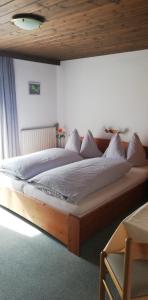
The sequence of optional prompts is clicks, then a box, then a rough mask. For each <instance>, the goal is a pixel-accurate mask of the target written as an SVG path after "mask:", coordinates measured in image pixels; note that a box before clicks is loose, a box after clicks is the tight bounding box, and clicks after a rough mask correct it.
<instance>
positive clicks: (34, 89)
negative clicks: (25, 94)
mask: <svg viewBox="0 0 148 300" xmlns="http://www.w3.org/2000/svg"><path fill="white" fill-rule="evenodd" d="M40 92H41V89H40V82H32V81H29V95H40Z"/></svg>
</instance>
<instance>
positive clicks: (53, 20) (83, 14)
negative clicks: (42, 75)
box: [0, 0, 148, 64]
mask: <svg viewBox="0 0 148 300" xmlns="http://www.w3.org/2000/svg"><path fill="white" fill-rule="evenodd" d="M19 13H35V14H39V15H41V16H43V17H45V19H46V21H45V23H43V25H42V26H41V27H40V29H37V30H33V31H24V30H22V29H19V28H17V27H15V25H13V24H12V23H11V18H12V16H13V15H14V14H19ZM147 48H148V0H36V1H35V0H27V1H26V0H0V54H1V55H11V56H13V57H19V58H28V59H29V58H30V59H34V60H41V61H43V62H49V63H51V62H53V63H57V64H58V63H59V61H60V60H67V59H74V58H81V57H90V56H97V55H104V54H110V53H118V52H126V51H133V50H141V49H147Z"/></svg>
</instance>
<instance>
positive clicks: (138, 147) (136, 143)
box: [127, 133, 147, 167]
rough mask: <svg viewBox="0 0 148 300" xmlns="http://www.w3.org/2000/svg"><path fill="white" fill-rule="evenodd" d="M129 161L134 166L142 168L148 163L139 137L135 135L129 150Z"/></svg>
mask: <svg viewBox="0 0 148 300" xmlns="http://www.w3.org/2000/svg"><path fill="white" fill-rule="evenodd" d="M127 160H128V161H129V162H130V163H131V164H132V166H135V167H140V166H143V165H145V164H146V163H147V161H146V153H145V150H144V148H143V145H142V143H141V141H140V138H139V136H138V135H137V134H136V133H134V134H133V136H132V139H131V141H130V142H129V145H128V149H127Z"/></svg>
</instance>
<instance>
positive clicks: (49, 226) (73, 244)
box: [0, 182, 146, 255]
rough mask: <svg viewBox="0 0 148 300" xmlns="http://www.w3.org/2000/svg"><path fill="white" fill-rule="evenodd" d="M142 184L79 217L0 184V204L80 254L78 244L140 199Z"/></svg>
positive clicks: (141, 197)
mask: <svg viewBox="0 0 148 300" xmlns="http://www.w3.org/2000/svg"><path fill="white" fill-rule="evenodd" d="M145 186H146V183H145V182H144V183H142V184H140V185H138V186H136V187H135V188H133V189H132V190H130V191H128V192H126V193H125V194H124V195H121V196H120V197H117V198H115V199H113V200H112V201H110V202H109V203H106V204H104V205H102V206H101V207H99V208H97V209H96V210H94V211H93V212H90V213H88V214H87V215H85V216H83V217H81V218H79V217H76V216H73V215H71V214H69V215H68V214H66V213H63V212H60V211H58V210H57V209H55V208H52V207H49V206H48V205H47V204H45V203H42V202H40V201H38V200H36V199H33V198H29V197H26V196H25V195H24V194H22V193H19V192H15V191H12V190H10V189H8V188H6V187H0V205H1V206H3V207H4V208H7V209H9V210H11V211H12V212H14V213H16V214H18V215H19V216H21V217H23V218H24V219H26V220H28V221H29V222H31V223H33V224H35V225H37V226H38V227H40V228H41V229H43V230H45V231H46V232H47V233H49V234H50V235H52V236H53V237H55V238H56V239H57V240H59V241H61V242H62V243H63V244H64V245H66V246H67V247H68V249H69V250H70V251H71V252H73V253H74V254H76V255H80V245H81V243H82V242H83V241H85V240H87V239H88V238H90V237H91V236H92V235H93V234H94V233H96V232H97V231H98V230H100V229H101V228H103V227H105V226H107V225H109V224H110V223H111V222H112V221H113V220H114V219H115V218H117V217H119V216H120V215H121V214H123V213H125V212H126V211H127V210H128V209H130V208H132V207H133V206H134V205H136V203H138V202H139V203H140V201H141V202H142V200H143V199H144V196H145Z"/></svg>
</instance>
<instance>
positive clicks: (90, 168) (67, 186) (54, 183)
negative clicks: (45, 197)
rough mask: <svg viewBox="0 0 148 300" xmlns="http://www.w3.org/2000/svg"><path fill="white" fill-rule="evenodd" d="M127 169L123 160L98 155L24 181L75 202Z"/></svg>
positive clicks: (109, 182) (107, 183)
mask: <svg viewBox="0 0 148 300" xmlns="http://www.w3.org/2000/svg"><path fill="white" fill-rule="evenodd" d="M130 168H131V167H130V164H129V163H128V162H127V161H125V160H123V159H122V160H112V159H107V158H102V157H101V158H100V157H99V158H92V159H86V160H82V161H79V162H75V163H73V164H69V165H66V166H62V167H59V168H56V169H53V170H49V171H46V172H43V173H41V174H39V175H37V176H35V177H33V178H31V179H30V180H29V181H28V182H30V183H31V184H33V185H34V186H35V187H36V188H37V189H39V190H42V191H44V192H45V193H47V194H50V195H52V196H56V197H58V198H60V199H64V200H66V201H68V202H70V203H75V204H76V203H78V202H79V201H80V200H81V199H82V198H84V197H85V196H87V195H89V194H90V193H92V192H95V191H97V190H99V189H101V188H103V187H105V186H106V185H109V184H111V183H113V182H115V181H116V180H117V179H119V178H120V177H122V176H123V175H124V174H125V173H127V172H128V171H129V170H130Z"/></svg>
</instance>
